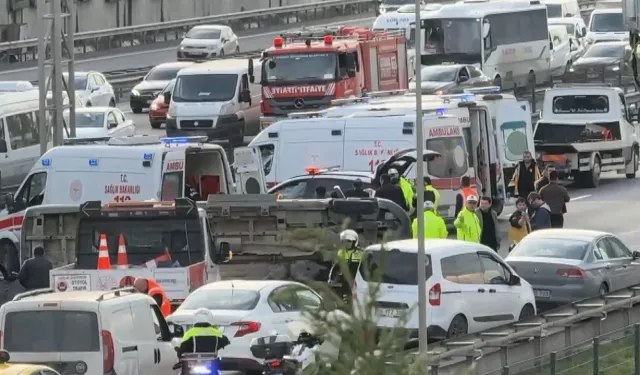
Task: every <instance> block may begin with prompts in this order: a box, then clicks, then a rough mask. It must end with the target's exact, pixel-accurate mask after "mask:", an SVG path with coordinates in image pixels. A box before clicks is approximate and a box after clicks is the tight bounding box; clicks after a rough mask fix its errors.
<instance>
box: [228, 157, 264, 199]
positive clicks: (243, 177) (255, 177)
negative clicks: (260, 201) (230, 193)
mask: <svg viewBox="0 0 640 375" xmlns="http://www.w3.org/2000/svg"><path fill="white" fill-rule="evenodd" d="M233 160H234V166H235V169H236V175H237V177H238V185H237V189H238V193H241V194H266V183H265V178H264V166H263V163H262V157H261V154H260V152H259V150H258V149H257V148H255V147H240V148H236V149H234V150H233Z"/></svg>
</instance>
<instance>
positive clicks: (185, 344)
mask: <svg viewBox="0 0 640 375" xmlns="http://www.w3.org/2000/svg"><path fill="white" fill-rule="evenodd" d="M193 315H194V317H195V324H194V325H193V327H191V328H190V329H189V330H188V331H187V332H185V333H184V335H183V336H182V341H181V342H180V348H178V358H181V357H182V354H185V353H214V354H215V353H217V352H218V350H220V349H222V348H224V347H225V346H227V345H229V344H230V343H231V342H230V341H229V339H228V338H227V337H226V336H225V335H223V334H222V332H221V331H220V330H219V329H218V328H217V327H216V326H215V318H214V317H213V313H212V312H211V310H209V309H206V308H203V307H201V308H199V309H197V310H196V311H195V313H194V314H193Z"/></svg>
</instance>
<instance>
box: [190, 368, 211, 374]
mask: <svg viewBox="0 0 640 375" xmlns="http://www.w3.org/2000/svg"><path fill="white" fill-rule="evenodd" d="M189 372H190V373H192V374H199V375H205V374H211V370H210V369H208V368H207V367H206V366H193V367H192V368H191V369H190V370H189Z"/></svg>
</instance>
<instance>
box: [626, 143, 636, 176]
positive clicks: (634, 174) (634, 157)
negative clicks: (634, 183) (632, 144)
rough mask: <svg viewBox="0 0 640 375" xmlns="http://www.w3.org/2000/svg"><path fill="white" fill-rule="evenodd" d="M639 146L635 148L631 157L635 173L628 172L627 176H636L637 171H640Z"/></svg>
mask: <svg viewBox="0 0 640 375" xmlns="http://www.w3.org/2000/svg"><path fill="white" fill-rule="evenodd" d="M638 156H639V155H638V148H634V149H633V156H632V157H631V163H633V164H632V165H633V173H627V174H626V175H625V176H627V178H629V179H631V178H636V173H637V172H638Z"/></svg>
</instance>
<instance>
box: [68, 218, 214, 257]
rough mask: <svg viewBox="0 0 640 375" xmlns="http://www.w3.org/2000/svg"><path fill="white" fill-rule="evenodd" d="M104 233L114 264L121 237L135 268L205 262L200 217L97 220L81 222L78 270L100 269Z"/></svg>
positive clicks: (77, 250)
mask: <svg viewBox="0 0 640 375" xmlns="http://www.w3.org/2000/svg"><path fill="white" fill-rule="evenodd" d="M101 234H104V235H106V237H107V247H108V249H109V255H110V257H111V261H112V263H115V262H114V261H115V260H116V258H117V255H118V245H119V239H120V235H122V236H123V238H124V242H125V246H126V248H127V256H128V259H129V264H131V265H133V266H143V265H145V264H146V263H147V262H149V261H153V260H156V263H157V264H156V265H157V266H158V267H173V266H177V267H185V266H188V265H191V264H194V263H198V262H201V261H203V260H204V250H203V247H204V243H203V236H202V228H201V227H200V220H199V219H198V218H186V219H185V218H173V217H161V218H109V219H102V218H97V219H86V220H82V221H81V222H80V227H79V229H78V244H77V248H76V253H77V258H78V259H77V266H76V268H78V269H95V268H96V265H97V262H98V247H99V246H100V235H101Z"/></svg>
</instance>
